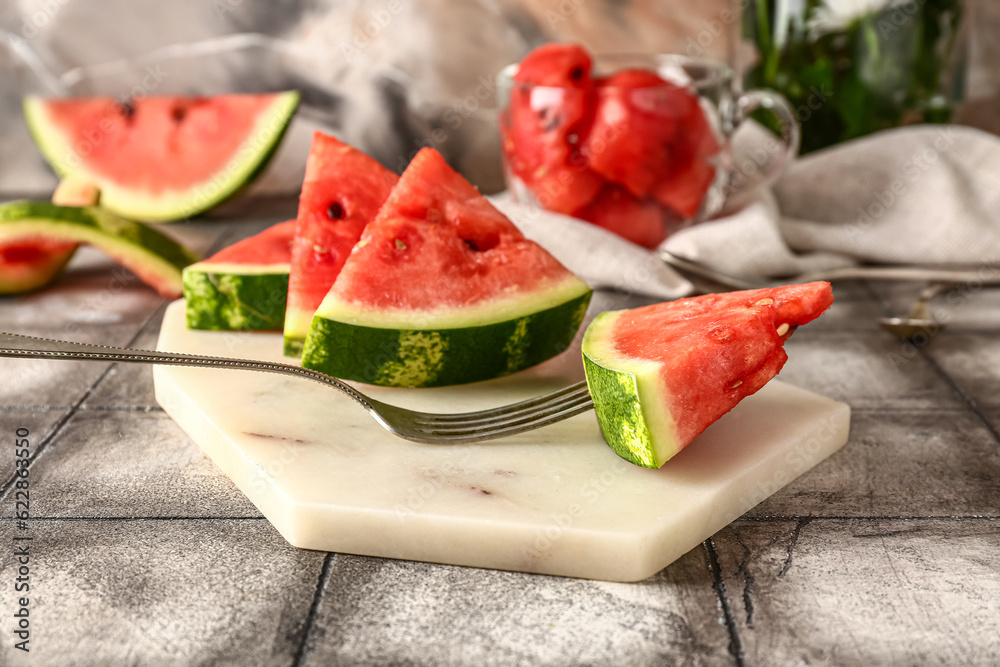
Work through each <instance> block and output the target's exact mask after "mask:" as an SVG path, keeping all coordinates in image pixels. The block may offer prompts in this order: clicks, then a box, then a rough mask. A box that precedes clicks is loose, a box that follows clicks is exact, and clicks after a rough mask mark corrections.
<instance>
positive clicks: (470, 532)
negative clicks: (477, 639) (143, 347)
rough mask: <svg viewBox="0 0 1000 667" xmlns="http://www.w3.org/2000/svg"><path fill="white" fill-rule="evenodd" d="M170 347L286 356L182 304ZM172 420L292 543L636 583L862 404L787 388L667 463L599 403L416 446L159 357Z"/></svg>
mask: <svg viewBox="0 0 1000 667" xmlns="http://www.w3.org/2000/svg"><path fill="white" fill-rule="evenodd" d="M159 348H160V349H161V350H167V351H176V352H189V353H195V354H204V355H212V356H229V357H241V358H249V359H267V360H271V361H287V360H286V359H284V358H283V357H282V354H281V336H280V334H277V333H228V332H214V331H189V330H188V329H187V328H186V327H185V324H184V304H183V302H180V301H178V302H176V303H173V304H171V305H170V306H169V308H168V310H167V312H166V315H165V317H164V321H163V327H162V329H161V333H160V341H159ZM581 378H582V368H581V364H580V361H579V359H578V358H576V356H575V355H570V354H565V355H563V356H562V357H560V358H559V359H555V360H552V361H550V362H547V363H546V364H543V365H541V366H539V367H537V368H536V369H533V370H531V371H527V372H522V373H519V374H517V375H515V376H512V377H509V378H504V379H501V380H494V381H491V382H485V383H479V384H474V385H465V386H460V387H448V388H440V389H417V390H413V389H409V390H408V389H386V388H379V387H367V386H365V387H361V389H362V390H363V391H365V392H368V393H370V394H371V395H372V396H374V397H375V398H378V399H379V400H384V401H386V402H389V403H396V404H399V405H403V406H406V407H413V408H416V409H421V410H435V411H444V412H458V411H465V410H474V409H480V408H486V407H493V406H496V405H502V404H504V403H508V402H513V401H516V400H521V399H524V398H528V397H530V396H533V395H538V394H542V393H545V392H547V391H550V390H553V389H556V388H558V387H561V386H565V385H566V384H568V383H571V382H575V381H577V380H579V379H581ZM154 381H155V385H156V397H157V400H158V402H159V403H160V405H162V406H163V408H164V409H165V410H166V411H167V413H168V414H169V415H170V416H171V417H172V418H173V419H174V420H175V421H176V422H177V423H178V424H179V425H180V426H181V428H183V429H184V430H185V431H186V432H187V433H188V435H190V437H191V438H192V439H194V440H195V441H196V442H197V443H198V444H199V445H200V446H201V448H202V450H203V451H204V452H205V454H206V455H208V456H209V457H210V458H211V459H212V460H213V461H214V462H215V463H216V464H217V465H218V466H219V467H220V468H221V469H222V470H223V471H224V472H225V473H226V474H227V475H228V476H229V477H230V478H231V479H232V480H233V481H234V482H235V483H236V485H237V486H238V487H239V488H240V489H241V490H242V491H243V493H245V494H246V495H247V497H248V498H249V499H250V500H251V501H252V502H253V503H254V504H255V505H256V506H257V507H258V508H259V509H260V511H261V512H262V513H263V514H264V516H266V517H267V518H268V520H269V521H270V522H271V523H272V524H273V525H274V527H275V528H276V529H277V530H278V531H279V532H280V533H281V534H282V535H283V536H284V537H285V539H287V540H288V541H289V542H290V543H291V544H293V545H296V546H299V547H303V548H307V549H319V550H326V551H336V552H344V553H352V554H363V555H370V556H382V557H388V558H403V559H409V560H421V561H429V562H437V563H450V564H455V565H468V566H475V567H488V568H497V569H505V570H517V571H524V572H537V573H545V574H554V575H563V576H573V577H584V578H591V579H605V580H611V581H637V580H641V579H644V578H646V577H649V576H651V575H652V574H655V573H656V572H658V571H659V570H660V569H662V568H663V567H665V566H667V565H669V564H670V563H671V562H673V561H674V560H676V559H677V558H678V557H680V556H681V555H683V554H684V553H686V552H687V551H688V550H690V549H692V548H694V547H695V546H697V545H698V544H699V543H700V542H702V541H703V540H704V539H706V538H707V537H709V536H711V535H712V534H714V533H715V532H716V531H718V530H719V529H721V528H722V527H724V526H725V525H727V524H728V523H729V522H731V521H732V520H733V519H735V518H736V517H738V516H740V515H741V514H743V513H744V512H746V511H747V510H748V509H750V508H751V507H752V506H754V505H755V504H757V503H759V502H760V501H762V500H763V499H764V498H766V497H767V496H769V495H770V494H772V493H774V492H775V491H777V490H778V489H779V488H781V487H782V486H784V485H785V484H787V483H788V482H790V481H791V480H793V479H795V478H796V477H798V476H799V475H800V474H802V473H804V472H806V471H807V470H809V469H810V468H812V467H813V466H814V465H816V464H817V463H819V462H820V461H822V460H823V459H825V458H826V457H827V456H829V455H830V454H832V453H833V452H835V451H836V450H837V449H839V448H840V447H841V446H842V445H843V444H844V443H845V442H846V440H847V433H848V428H849V423H850V409H849V408H848V406H847V405H844V404H843V403H839V402H836V401H833V400H830V399H828V398H824V397H822V396H818V395H816V394H813V393H810V392H808V391H805V390H803V389H799V388H796V387H792V386H790V385H787V384H784V383H782V382H780V381H777V380H773V381H772V382H771V383H769V384H768V385H767V386H766V387H765V388H764V389H763V390H761V391H760V392H759V393H758V394H756V395H754V396H751V397H749V398H747V399H746V400H745V401H743V403H741V404H740V405H739V406H737V408H736V409H735V410H733V411H732V412H731V413H729V414H728V415H726V416H725V417H724V418H723V419H721V420H720V421H719V422H717V423H716V424H714V425H712V426H711V427H710V428H709V429H708V430H707V431H705V433H703V434H702V435H701V436H699V438H698V439H697V440H696V441H695V442H693V443H692V444H691V445H690V446H689V447H688V448H686V449H685V450H684V451H682V452H681V453H680V454H679V455H677V456H676V457H674V459H672V460H671V461H669V462H668V463H667V464H666V465H665V466H664V467H663V468H661V469H659V470H647V469H643V468H639V467H636V466H633V465H631V464H629V463H626V462H625V461H623V460H621V459H619V458H618V457H617V456H616V455H615V454H614V453H613V452H612V451H611V450H610V449H609V448H608V447H607V445H605V443H604V441H603V439H602V438H601V435H600V431H599V429H598V426H597V420H596V418H595V417H594V415H593V413H592V412H590V413H586V414H583V415H580V416H577V417H574V418H572V419H570V420H567V421H564V422H562V423H560V424H556V425H554V426H550V427H548V428H545V429H542V430H538V431H532V432H529V433H525V434H521V435H518V436H513V437H510V438H507V439H503V440H497V441H492V442H487V443H481V444H476V445H460V446H440V445H421V444H415V443H410V442H408V441H405V440H401V439H398V438H396V437H394V436H392V435H389V434H388V433H387V432H385V431H384V430H383V429H382V428H381V427H379V426H378V425H377V424H376V423H375V422H374V421H373V420H372V418H371V417H370V416H369V415H368V414H367V413H366V412H365V411H364V410H363V409H362V408H361V407H360V406H358V405H357V404H355V403H354V402H353V401H351V400H350V399H349V398H347V397H346V396H344V395H342V394H340V393H338V392H337V391H335V390H333V389H329V388H326V387H323V386H322V385H319V384H316V383H313V382H309V381H306V380H302V379H297V378H293V377H285V376H280V375H274V374H270V373H259V372H251V371H238V370H218V369H197V368H181V367H168V366H157V367H156V368H155V369H154Z"/></svg>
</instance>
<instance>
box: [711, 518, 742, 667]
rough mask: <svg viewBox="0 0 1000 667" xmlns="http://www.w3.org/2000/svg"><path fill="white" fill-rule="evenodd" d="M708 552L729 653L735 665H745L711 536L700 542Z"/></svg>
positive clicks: (739, 666)
mask: <svg viewBox="0 0 1000 667" xmlns="http://www.w3.org/2000/svg"><path fill="white" fill-rule="evenodd" d="M701 544H702V547H703V548H704V549H705V551H706V552H707V553H708V567H709V570H710V571H711V572H712V588H714V589H715V592H716V595H718V597H719V604H720V605H721V606H722V617H723V619H725V622H726V630H727V631H728V633H729V654H730V655H732V656H733V658H734V659H735V660H736V665H737V667H744V666H745V665H746V658H745V656H744V655H743V642H742V641H740V635H739V632H738V631H737V630H736V619H735V617H734V616H733V608H732V607H731V606H730V604H729V595H728V594H727V593H726V582H724V581H723V580H722V567H721V566H720V565H719V556H718V554H717V553H716V552H715V546H714V545H713V543H712V538H711V537H710V538H708V539H707V540H705V541H704V542H702V543H701Z"/></svg>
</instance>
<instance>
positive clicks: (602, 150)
mask: <svg viewBox="0 0 1000 667" xmlns="http://www.w3.org/2000/svg"><path fill="white" fill-rule="evenodd" d="M688 99H689V94H688V93H687V91H685V90H684V89H683V88H680V87H678V86H677V85H675V84H673V83H670V82H668V81H664V80H663V79H661V78H660V77H659V76H657V75H656V73H655V72H651V71H648V70H636V69H627V70H622V71H620V72H616V73H615V74H614V75H612V76H610V77H608V78H607V79H606V80H604V81H602V82H601V85H600V86H599V87H598V90H597V108H596V112H595V114H596V115H595V118H594V123H593V125H592V126H591V130H590V133H589V135H588V137H587V140H586V142H585V143H584V145H583V148H582V151H583V154H584V155H585V156H586V157H587V161H588V164H589V165H590V168H591V169H593V170H594V171H595V172H597V173H598V174H600V175H602V176H603V177H605V178H607V179H608V180H610V181H614V182H616V183H621V184H622V185H624V186H625V187H627V188H628V189H629V191H630V192H631V193H632V194H634V195H636V196H637V197H643V196H645V195H646V194H648V193H649V191H650V190H651V189H652V187H653V185H654V184H655V183H657V182H658V181H660V180H661V179H663V178H664V177H665V176H666V174H667V171H668V168H669V165H670V163H671V152H672V150H673V146H674V144H675V141H676V139H675V138H676V136H677V134H678V132H679V131H681V129H680V127H679V125H680V121H681V119H680V118H679V114H678V107H680V106H683V105H685V104H686V102H687V100H688Z"/></svg>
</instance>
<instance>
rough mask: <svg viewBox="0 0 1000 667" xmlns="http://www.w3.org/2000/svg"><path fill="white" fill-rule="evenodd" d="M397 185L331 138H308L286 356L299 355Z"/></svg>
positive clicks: (363, 157)
mask: <svg viewBox="0 0 1000 667" xmlns="http://www.w3.org/2000/svg"><path fill="white" fill-rule="evenodd" d="M398 180H399V176H397V175H396V174H394V173H393V172H391V171H389V170H388V169H386V168H385V167H383V166H382V165H381V164H379V163H378V162H376V161H375V160H374V159H373V158H371V157H368V156H367V155H365V154H364V153H362V152H361V151H359V150H356V149H354V148H352V147H350V146H348V145H347V144H345V143H343V142H342V141H340V140H338V139H336V138H335V137H331V136H329V135H326V134H323V133H322V132H316V133H315V134H314V135H313V141H312V146H311V147H310V149H309V159H308V160H307V161H306V175H305V180H304V182H303V184H302V194H301V195H300V196H299V215H298V219H297V220H298V222H297V226H296V230H295V244H294V246H293V248H292V266H291V276H290V278H289V285H288V309H287V312H286V314H285V354H286V355H288V356H295V357H297V356H299V355H300V354H302V344H303V343H304V342H305V339H306V334H307V333H309V324H310V323H311V322H312V318H313V314H314V313H315V312H316V309H317V308H319V304H320V303H321V302H322V301H323V297H325V296H326V293H327V292H329V291H330V287H331V286H332V285H333V281H334V280H335V279H336V277H337V274H338V273H340V269H341V268H343V266H344V262H346V261H347V256H348V255H349V254H350V253H351V248H353V247H354V244H355V243H357V242H358V239H360V238H361V232H362V230H364V228H365V225H367V224H368V223H369V222H371V221H372V220H374V219H375V214H376V213H378V209H379V207H380V206H382V203H383V202H384V201H385V199H386V197H388V196H389V191H390V190H392V186H394V185H395V184H396V181H398Z"/></svg>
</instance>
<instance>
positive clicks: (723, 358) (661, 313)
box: [611, 282, 833, 447]
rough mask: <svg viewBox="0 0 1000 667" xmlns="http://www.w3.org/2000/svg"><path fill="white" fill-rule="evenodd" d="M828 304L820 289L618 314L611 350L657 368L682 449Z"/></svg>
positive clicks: (777, 362) (717, 297)
mask: <svg viewBox="0 0 1000 667" xmlns="http://www.w3.org/2000/svg"><path fill="white" fill-rule="evenodd" d="M832 303H833V292H832V290H831V287H830V284H829V283H826V282H815V283H807V284H804V285H790V286H787V287H776V288H768V289H759V290H749V291H743V292H730V293H722V294H709V295H705V296H700V297H693V298H689V299H680V300H678V301H672V302H667V303H661V304H655V305H652V306H646V307H644V308H637V309H635V310H631V311H626V312H625V313H623V315H622V316H621V317H620V318H619V319H618V320H617V321H616V322H615V324H614V326H613V329H612V331H611V337H612V339H613V345H614V350H615V351H616V352H617V353H618V354H621V355H623V356H626V357H629V358H633V359H643V360H650V361H655V362H658V363H659V364H661V366H660V378H661V382H662V383H663V386H664V387H666V391H667V394H668V395H669V404H668V406H667V408H668V409H669V411H670V414H671V415H672V416H673V418H674V420H675V421H676V424H677V439H678V441H679V442H680V443H681V446H682V447H683V446H684V445H686V444H687V443H689V442H690V441H691V440H693V439H694V438H695V437H696V436H697V435H698V434H699V433H701V432H702V431H704V430H705V429H706V428H707V427H708V426H709V425H710V424H712V423H713V422H715V421H716V420H718V419H719V418H720V417H721V416H722V415H724V414H726V413H727V412H729V411H730V410H731V409H732V408H733V407H735V406H736V404H737V403H739V402H740V401H741V400H742V399H743V398H745V397H747V396H749V395H751V394H753V393H755V392H756V391H758V390H759V389H760V388H761V387H763V386H764V384H766V383H767V382H768V380H770V379H771V378H773V377H774V376H775V375H777V374H778V371H780V370H781V367H782V366H783V365H784V363H785V361H786V360H787V359H788V355H787V354H786V353H785V351H784V349H783V348H782V345H783V344H784V342H785V340H787V339H788V337H789V336H791V335H792V332H793V331H794V330H795V328H796V327H798V326H801V325H803V324H806V323H807V322H811V321H812V320H814V319H815V318H817V317H819V316H820V315H821V314H822V313H823V311H825V310H826V309H827V308H829V307H830V305H831V304H832Z"/></svg>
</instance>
